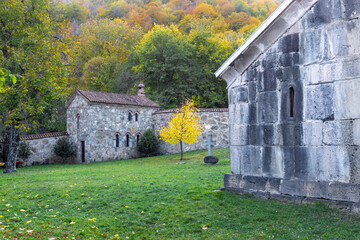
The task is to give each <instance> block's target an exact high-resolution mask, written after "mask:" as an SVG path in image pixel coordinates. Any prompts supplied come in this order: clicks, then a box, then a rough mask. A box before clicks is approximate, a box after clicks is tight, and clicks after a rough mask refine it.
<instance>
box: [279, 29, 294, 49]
mask: <svg viewBox="0 0 360 240" xmlns="http://www.w3.org/2000/svg"><path fill="white" fill-rule="evenodd" d="M279 51H280V52H283V53H290V52H299V34H298V33H294V34H289V35H286V36H284V37H282V38H281V39H280V40H279Z"/></svg>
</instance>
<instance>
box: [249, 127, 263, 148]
mask: <svg viewBox="0 0 360 240" xmlns="http://www.w3.org/2000/svg"><path fill="white" fill-rule="evenodd" d="M263 135H264V134H263V128H262V126H261V125H249V126H248V138H249V144H250V145H258V146H260V145H262V144H263Z"/></svg>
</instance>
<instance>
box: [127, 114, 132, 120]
mask: <svg viewBox="0 0 360 240" xmlns="http://www.w3.org/2000/svg"><path fill="white" fill-rule="evenodd" d="M131 118H132V116H131V112H129V114H128V120H129V121H131Z"/></svg>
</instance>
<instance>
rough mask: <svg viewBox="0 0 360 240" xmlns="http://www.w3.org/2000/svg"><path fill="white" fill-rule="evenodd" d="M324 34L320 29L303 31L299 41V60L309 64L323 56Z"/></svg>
mask: <svg viewBox="0 0 360 240" xmlns="http://www.w3.org/2000/svg"><path fill="white" fill-rule="evenodd" d="M323 37H324V34H323V30H322V29H316V30H313V31H308V32H303V33H302V34H301V43H300V52H302V55H301V56H300V62H301V63H302V64H310V63H316V62H319V61H320V60H321V59H322V58H323V43H324V39H323Z"/></svg>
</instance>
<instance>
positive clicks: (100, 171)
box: [0, 149, 360, 239]
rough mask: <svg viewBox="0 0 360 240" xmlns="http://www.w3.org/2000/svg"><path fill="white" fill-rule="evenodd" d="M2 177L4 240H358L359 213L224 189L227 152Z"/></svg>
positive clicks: (34, 170) (0, 201)
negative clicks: (209, 158)
mask: <svg viewBox="0 0 360 240" xmlns="http://www.w3.org/2000/svg"><path fill="white" fill-rule="evenodd" d="M214 152H215V155H216V156H218V157H219V158H220V164H218V165H213V166H210V165H204V164H203V163H202V161H203V158H204V156H206V152H203V151H197V152H190V153H186V154H185V158H186V159H187V160H185V161H184V162H186V164H177V163H178V162H179V160H178V159H179V155H178V154H177V155H169V156H160V157H152V158H142V159H131V160H121V161H113V162H103V163H92V164H86V165H46V166H37V167H24V168H20V169H18V172H17V173H14V174H8V175H4V174H1V175H0V182H1V186H0V239H66V238H69V239H72V238H73V239H117V238H119V239H271V238H275V239H360V235H359V233H360V217H359V216H358V215H350V214H348V213H346V212H341V211H340V210H337V209H334V208H330V207H328V206H326V205H322V204H316V205H312V204H309V205H297V204H294V203H282V202H278V201H267V200H261V199H256V198H253V197H251V196H239V195H236V194H232V193H229V192H222V191H219V189H220V187H221V186H222V184H223V176H224V173H229V172H230V160H229V150H228V149H218V150H215V151H214Z"/></svg>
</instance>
